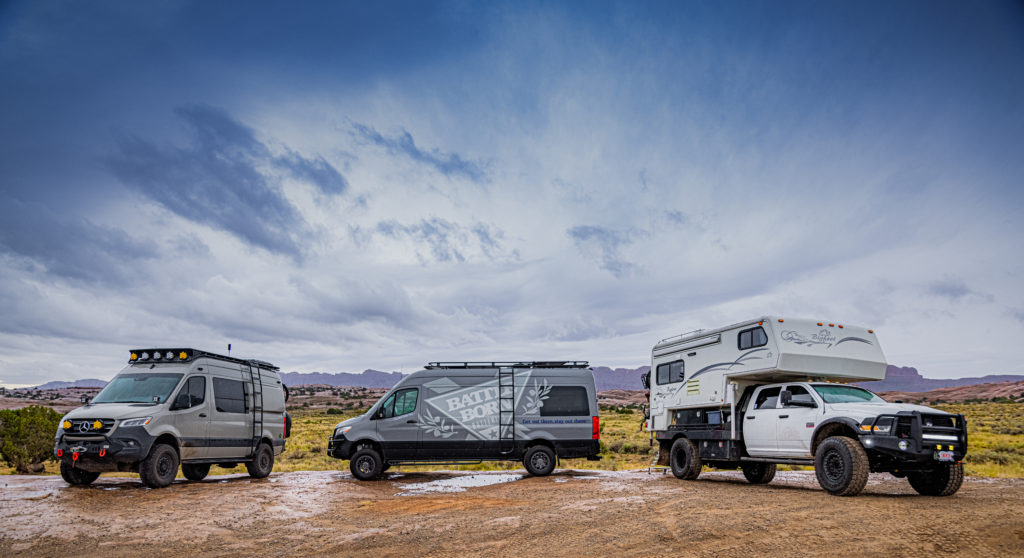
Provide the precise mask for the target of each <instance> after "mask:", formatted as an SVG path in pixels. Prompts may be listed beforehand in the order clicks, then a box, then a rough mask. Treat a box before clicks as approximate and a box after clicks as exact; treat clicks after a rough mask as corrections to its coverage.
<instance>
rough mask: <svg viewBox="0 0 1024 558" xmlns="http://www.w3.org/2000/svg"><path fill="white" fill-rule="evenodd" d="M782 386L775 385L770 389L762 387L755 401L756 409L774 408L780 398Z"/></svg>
mask: <svg viewBox="0 0 1024 558" xmlns="http://www.w3.org/2000/svg"><path fill="white" fill-rule="evenodd" d="M781 389H782V388H779V387H773V388H768V389H762V390H761V393H758V394H757V400H756V401H755V402H754V408H755V409H774V408H775V404H776V402H778V400H779V391H780V390H781Z"/></svg>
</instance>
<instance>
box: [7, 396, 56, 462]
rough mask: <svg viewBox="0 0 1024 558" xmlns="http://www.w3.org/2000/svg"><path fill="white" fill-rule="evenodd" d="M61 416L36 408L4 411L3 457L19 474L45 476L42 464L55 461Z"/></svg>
mask: <svg viewBox="0 0 1024 558" xmlns="http://www.w3.org/2000/svg"><path fill="white" fill-rule="evenodd" d="M60 417H61V415H60V413H58V412H57V411H54V410H53V409H51V408H49V407H40V406H38V405H32V406H29V407H25V408H24V409H4V410H0V456H2V457H3V460H4V461H6V462H7V464H8V465H10V466H11V467H14V470H15V471H17V472H19V473H39V472H42V467H41V465H42V463H43V462H44V461H46V460H47V459H53V435H54V433H56V432H57V423H59V422H60Z"/></svg>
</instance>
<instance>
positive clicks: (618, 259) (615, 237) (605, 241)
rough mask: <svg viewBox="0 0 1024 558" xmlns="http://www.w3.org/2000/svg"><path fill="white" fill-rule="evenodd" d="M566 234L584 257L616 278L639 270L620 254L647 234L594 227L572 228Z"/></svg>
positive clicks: (630, 230)
mask: <svg viewBox="0 0 1024 558" xmlns="http://www.w3.org/2000/svg"><path fill="white" fill-rule="evenodd" d="M565 232H566V234H567V235H569V238H571V239H572V241H573V243H574V244H575V245H576V249H577V250H579V251H580V253H581V254H583V256H584V257H586V258H588V259H592V260H595V261H596V262H597V264H598V266H599V267H600V268H601V269H603V270H605V271H608V272H609V273H611V274H612V275H614V276H615V277H616V278H619V279H621V278H623V277H626V276H628V275H630V274H632V273H634V272H636V271H637V270H639V267H638V266H637V265H636V264H633V263H631V262H629V261H626V260H625V259H624V258H623V257H622V256H621V255H620V254H619V249H620V248H622V247H623V246H625V245H628V244H632V243H633V242H634V241H635V240H636V239H637V238H640V237H643V236H646V235H647V233H645V232H643V231H639V230H635V229H626V230H614V229H610V228H607V227H600V226H594V225H581V226H577V227H572V228H570V229H567V230H566V231H565Z"/></svg>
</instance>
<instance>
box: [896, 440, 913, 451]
mask: <svg viewBox="0 0 1024 558" xmlns="http://www.w3.org/2000/svg"><path fill="white" fill-rule="evenodd" d="M896 445H898V446H899V448H900V449H901V450H903V451H907V448H909V447H910V444H909V443H907V441H906V440H900V443H899V444H896Z"/></svg>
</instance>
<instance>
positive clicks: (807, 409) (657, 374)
mask: <svg viewBox="0 0 1024 558" xmlns="http://www.w3.org/2000/svg"><path fill="white" fill-rule="evenodd" d="M885 370H886V362H885V357H884V355H883V354H882V349H881V346H880V345H879V343H878V338H877V337H876V335H875V332H874V330H871V329H866V328H862V327H857V326H851V325H849V324H841V323H838V322H826V321H818V320H799V319H785V318H777V317H762V318H756V319H754V320H748V321H745V322H740V323H738V324H734V325H731V326H727V327H723V328H718V329H713V330H697V331H693V332H690V333H685V334H682V335H677V336H675V337H670V338H668V339H663V340H661V341H659V342H658V343H657V344H655V346H654V348H653V349H652V352H651V371H650V372H648V373H647V374H646V375H645V376H644V378H643V382H644V385H645V387H646V388H647V389H649V390H650V391H649V393H650V395H649V397H650V408H649V415H648V421H647V429H648V430H649V431H651V433H652V440H657V442H658V447H659V454H658V462H659V464H661V465H664V466H669V467H671V469H672V472H673V474H675V476H676V477H679V478H681V479H695V478H697V476H698V475H699V474H700V472H701V468H702V467H703V466H704V465H708V466H711V467H716V468H722V469H741V470H742V471H743V474H744V476H745V477H746V478H747V480H748V481H750V482H751V483H754V484H763V483H768V482H770V481H771V480H772V478H773V477H774V476H775V470H776V466H777V465H778V464H793V465H813V466H814V468H815V473H816V476H817V479H818V482H819V484H820V485H821V487H822V488H824V489H825V490H826V491H828V492H829V493H831V494H835V495H839V496H852V495H855V494H858V493H859V492H860V491H861V490H863V488H864V486H865V484H866V483H867V478H868V473H869V472H888V473H891V474H892V475H894V476H896V477H900V478H903V477H905V478H907V480H908V481H909V482H910V485H911V486H912V487H913V488H914V490H916V491H917V492H919V493H921V494H926V495H939V496H948V495H951V494H953V493H955V492H956V491H957V490H958V489H959V488H960V484H961V483H962V482H963V464H962V460H963V458H964V455H965V454H966V452H967V423H966V420H965V419H964V416H963V415H959V414H950V413H946V412H944V411H940V410H937V409H932V408H929V407H923V406H919V405H906V404H899V403H888V402H886V401H884V400H883V399H882V398H880V397H878V396H877V395H875V394H873V393H871V392H870V391H868V390H866V389H863V388H859V387H856V386H855V385H850V384H851V383H853V382H857V381H867V380H881V379H884V378H885Z"/></svg>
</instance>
